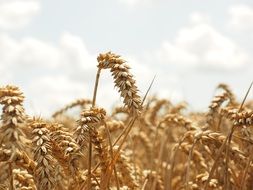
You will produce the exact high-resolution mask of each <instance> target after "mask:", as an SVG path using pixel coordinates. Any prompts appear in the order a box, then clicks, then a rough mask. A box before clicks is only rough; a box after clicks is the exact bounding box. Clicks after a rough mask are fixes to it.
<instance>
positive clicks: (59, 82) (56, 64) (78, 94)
mask: <svg viewBox="0 0 253 190" xmlns="http://www.w3.org/2000/svg"><path fill="white" fill-rule="evenodd" d="M0 52H2V53H1V54H0V74H4V73H7V74H10V76H11V77H8V76H5V75H1V76H2V77H6V78H5V79H4V80H2V79H1V85H4V83H10V84H13V83H14V84H15V85H18V86H21V88H22V90H23V91H24V93H25V95H26V97H27V99H26V105H27V107H28V108H29V109H28V111H29V113H34V112H35V113H36V114H41V115H42V116H45V115H46V116H48V115H50V114H51V113H52V112H54V111H55V110H56V109H58V108H61V107H62V106H64V105H65V104H67V103H69V102H70V101H73V100H75V99H77V98H90V99H91V98H92V95H93V87H94V82H95V76H96V66H97V61H96V57H97V55H93V54H92V53H91V52H90V51H88V49H87V48H86V46H85V43H84V42H83V41H82V39H81V38H80V37H78V36H74V35H72V34H70V33H64V34H63V35H62V36H61V37H60V39H59V42H58V43H57V44H52V43H50V42H46V41H41V40H38V39H35V38H31V37H29V38H22V39H20V40H17V39H14V38H12V37H11V36H9V35H7V34H0ZM124 59H126V60H127V61H128V62H129V65H130V66H131V67H133V69H132V70H133V73H134V74H136V75H137V81H138V80H139V81H142V83H141V84H140V85H145V88H146V87H147V86H148V84H147V83H146V82H147V81H146V80H144V78H145V79H146V78H148V76H150V80H151V79H152V75H151V74H150V73H152V72H151V71H150V69H148V68H147V67H146V66H145V65H141V64H139V62H138V61H137V60H136V59H135V58H133V57H128V56H126V57H125V56H124ZM110 75H111V74H110V73H109V71H103V72H102V74H101V80H100V84H99V90H98V97H97V102H98V104H99V105H100V106H103V107H105V108H110V107H111V106H112V104H113V103H115V102H116V101H117V102H119V100H120V98H119V94H118V93H117V90H115V89H114V84H113V79H112V77H111V76H110ZM144 90H146V89H144Z"/></svg>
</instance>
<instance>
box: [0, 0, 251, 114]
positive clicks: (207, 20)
mask: <svg viewBox="0 0 253 190" xmlns="http://www.w3.org/2000/svg"><path fill="white" fill-rule="evenodd" d="M252 42H253V2H252V1H250V0H247V1H246V0H241V1H238V0H224V1H221V0H212V1H211V0H205V1H203V0H177V1H175V0H107V1H101V0H100V1H99V0H93V1H83V0H75V1H69V0H54V1H52V0H43V1H42V0H0V74H1V76H2V77H1V85H4V84H7V83H10V84H16V85H18V86H20V87H21V88H22V90H23V91H24V93H25V95H26V97H27V99H26V107H27V109H28V111H29V112H31V113H36V114H42V115H48V114H50V113H51V112H53V111H54V110H55V109H57V108H59V107H61V106H63V105H64V104H66V103H68V102H70V101H71V100H74V99H76V98H81V97H86V98H91V96H92V91H93V83H94V79H95V73H96V57H97V55H98V53H100V52H107V51H109V50H111V51H113V52H115V53H118V54H120V55H122V56H123V57H124V58H125V59H126V60H127V61H128V62H129V63H128V64H129V65H130V66H131V67H132V71H133V73H134V74H135V76H136V80H137V84H138V85H139V88H140V92H141V93H142V94H144V93H145V91H146V89H147V88H148V85H149V83H150V81H151V80H152V78H153V76H154V75H156V76H157V77H156V81H155V83H154V86H153V88H152V91H151V93H152V94H157V95H158V96H160V97H166V98H170V99H172V100H173V101H180V100H186V101H187V102H189V104H190V108H191V109H195V110H196V109H197V110H198V109H206V108H207V107H208V104H209V102H210V100H211V98H212V96H213V95H214V90H215V87H216V86H217V85H218V84H219V83H220V82H225V83H227V84H229V85H230V86H231V88H232V89H233V90H234V92H235V93H236V94H237V96H238V98H239V99H242V97H243V95H244V94H245V92H246V90H247V88H248V86H249V84H250V82H251V81H252V79H253V78H252V72H253V64H252V60H253V59H252V55H251V52H252V50H253V45H252V44H253V43H252ZM118 97H119V96H118V94H117V92H116V90H114V89H113V84H112V79H111V77H110V74H109V72H104V73H103V75H102V80H101V83H100V86H99V92H98V104H99V105H100V106H104V107H106V108H109V107H110V106H111V105H112V104H114V103H115V102H120V99H119V98H118ZM251 97H252V95H251Z"/></svg>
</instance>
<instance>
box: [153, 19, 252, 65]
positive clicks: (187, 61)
mask: <svg viewBox="0 0 253 190" xmlns="http://www.w3.org/2000/svg"><path fill="white" fill-rule="evenodd" d="M191 18H192V17H191ZM194 18H195V19H194V22H192V23H191V24H190V25H189V26H187V27H184V28H182V29H181V30H179V32H178V34H177V36H176V38H175V39H174V40H173V41H172V42H169V41H166V42H164V43H163V45H162V47H161V48H160V49H159V50H158V51H157V56H158V58H159V60H160V61H163V62H167V63H170V64H183V65H185V66H198V67H203V68H209V69H212V68H215V69H234V68H239V67H241V66H242V65H244V64H245V63H247V61H248V55H247V54H246V53H245V52H244V51H243V50H242V49H241V48H240V47H238V45H237V44H236V43H235V42H234V41H233V40H232V39H230V38H228V37H226V36H225V35H223V34H221V33H220V32H218V31H217V30H216V29H215V28H214V27H212V26H211V25H210V24H209V23H207V22H206V21H205V20H200V19H199V18H200V17H199V16H198V15H197V16H196V15H195V16H194Z"/></svg>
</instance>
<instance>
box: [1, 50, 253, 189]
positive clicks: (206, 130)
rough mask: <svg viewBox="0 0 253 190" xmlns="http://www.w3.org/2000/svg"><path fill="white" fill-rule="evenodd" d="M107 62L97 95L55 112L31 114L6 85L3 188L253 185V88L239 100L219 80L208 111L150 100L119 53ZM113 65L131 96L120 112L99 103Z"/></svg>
mask: <svg viewBox="0 0 253 190" xmlns="http://www.w3.org/2000/svg"><path fill="white" fill-rule="evenodd" d="M97 61H98V65H97V74H96V75H95V74H94V76H96V83H95V85H94V93H93V95H91V97H92V98H87V97H81V98H80V99H77V100H74V101H73V102H70V103H69V104H68V105H66V106H65V107H63V108H62V109H60V110H56V111H55V112H54V113H53V114H52V117H51V118H42V117H38V116H32V115H28V114H27V113H26V112H25V109H24V106H23V103H24V101H25V97H24V94H23V92H22V91H21V90H20V89H19V88H18V87H16V86H13V85H6V86H2V87H0V103H1V105H2V115H1V123H0V142H1V143H0V189H2V190H16V189H17V190H36V189H37V190H50V189H52V190H54V189H55V190H83V189H84V190H85V189H87V190H89V189H94V190H95V189H102V190H107V189H111V190H131V189H136V190H163V189H165V190H198V189H203V190H209V189H218V190H219V189H220V190H221V189H225V190H233V189H240V190H246V189H249V190H250V189H253V164H252V159H253V154H252V153H251V152H252V150H253V146H252V143H253V139H252V135H251V133H252V129H251V127H252V125H253V111H252V108H253V101H251V100H249V99H248V98H247V95H248V92H249V90H250V88H249V90H248V92H247V93H246V92H245V94H246V95H245V98H244V100H243V101H238V100H237V99H236V96H235V95H234V94H233V92H232V90H231V89H230V88H229V87H228V86H227V85H226V84H219V85H218V86H217V91H216V95H215V96H214V97H213V99H212V101H211V102H210V105H209V107H208V109H207V111H203V112H192V111H190V110H189V109H188V105H187V103H186V102H181V103H177V104H174V103H173V102H171V101H170V100H169V99H159V98H158V97H156V96H151V95H149V94H148V92H149V91H148V90H147V93H146V95H145V97H141V96H140V95H139V90H138V87H137V86H136V81H135V79H134V76H133V75H132V74H131V72H130V67H129V66H128V65H127V64H126V61H125V60H124V59H123V58H121V57H120V56H119V55H116V54H114V53H111V52H108V53H105V54H100V55H99V56H98V58H97ZM106 69H109V70H110V73H111V75H112V77H113V79H114V84H115V87H116V89H117V90H118V92H119V96H120V97H121V99H122V102H123V103H122V106H120V107H114V108H113V110H105V109H104V108H103V107H101V106H100V105H97V104H96V95H97V93H102V92H99V90H98V85H99V83H102V82H103V81H99V78H100V75H101V74H103V70H106ZM150 87H151V86H150ZM112 90H113V89H112ZM63 96H64V94H63ZM72 109H75V110H77V111H78V113H79V114H73V112H71V110H72ZM74 113H76V112H74Z"/></svg>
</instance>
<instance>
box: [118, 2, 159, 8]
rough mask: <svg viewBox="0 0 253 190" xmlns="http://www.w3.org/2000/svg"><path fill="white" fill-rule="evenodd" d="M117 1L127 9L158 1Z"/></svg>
mask: <svg viewBox="0 0 253 190" xmlns="http://www.w3.org/2000/svg"><path fill="white" fill-rule="evenodd" d="M119 1H120V2H121V3H123V4H125V5H127V6H129V7H136V6H137V5H149V4H151V3H153V2H156V1H158V0H156V1H154V0H119Z"/></svg>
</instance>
